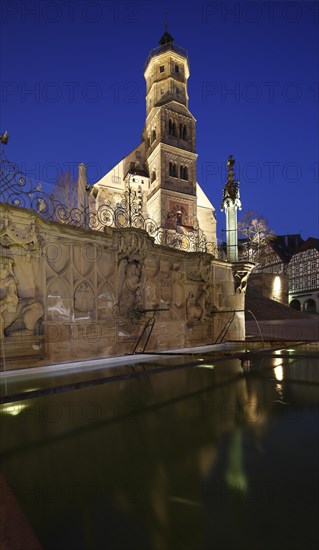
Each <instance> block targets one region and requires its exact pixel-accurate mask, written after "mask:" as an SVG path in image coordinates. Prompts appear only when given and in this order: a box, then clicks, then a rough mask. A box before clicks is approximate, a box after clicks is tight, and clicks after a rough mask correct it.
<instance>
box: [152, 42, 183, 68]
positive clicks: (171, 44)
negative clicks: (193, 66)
mask: <svg viewBox="0 0 319 550" xmlns="http://www.w3.org/2000/svg"><path fill="white" fill-rule="evenodd" d="M168 50H173V51H174V52H176V53H179V54H180V55H182V56H183V57H186V59H187V60H188V53H187V50H185V48H182V46H179V45H178V44H175V43H174V42H168V43H167V44H163V45H162V46H157V48H153V49H152V50H151V51H150V53H149V54H148V56H147V59H146V61H145V63H144V71H145V69H146V67H147V65H148V64H149V62H150V60H151V59H152V57H154V56H155V55H159V54H160V53H163V52H166V51H168Z"/></svg>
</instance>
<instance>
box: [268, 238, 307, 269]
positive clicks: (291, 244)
mask: <svg viewBox="0 0 319 550" xmlns="http://www.w3.org/2000/svg"><path fill="white" fill-rule="evenodd" d="M303 242H304V241H303V239H302V238H301V236H300V234H299V233H297V234H293V235H276V236H275V237H274V238H273V239H271V240H270V241H269V245H270V246H271V248H272V249H273V251H274V252H275V253H276V254H277V255H278V256H279V258H280V259H281V260H282V261H283V262H289V260H290V258H291V256H292V255H293V254H295V253H296V252H297V250H298V249H299V247H300V245H301V244H302V243H303Z"/></svg>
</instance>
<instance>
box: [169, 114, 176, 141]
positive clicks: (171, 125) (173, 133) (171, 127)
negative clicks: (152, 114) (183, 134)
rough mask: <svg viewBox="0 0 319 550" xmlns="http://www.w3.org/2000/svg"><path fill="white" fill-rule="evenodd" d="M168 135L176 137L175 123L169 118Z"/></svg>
mask: <svg viewBox="0 0 319 550" xmlns="http://www.w3.org/2000/svg"><path fill="white" fill-rule="evenodd" d="M168 133H169V135H170V136H174V137H176V136H177V132H176V122H174V121H173V120H172V119H171V118H170V119H169V121H168Z"/></svg>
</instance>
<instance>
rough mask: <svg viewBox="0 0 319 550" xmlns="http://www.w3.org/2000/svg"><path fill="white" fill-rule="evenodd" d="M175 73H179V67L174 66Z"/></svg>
mask: <svg viewBox="0 0 319 550" xmlns="http://www.w3.org/2000/svg"><path fill="white" fill-rule="evenodd" d="M175 73H179V66H178V65H175Z"/></svg>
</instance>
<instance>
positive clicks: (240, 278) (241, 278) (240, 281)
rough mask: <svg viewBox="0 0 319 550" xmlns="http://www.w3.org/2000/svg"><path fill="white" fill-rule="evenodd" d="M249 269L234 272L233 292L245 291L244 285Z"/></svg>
mask: <svg viewBox="0 0 319 550" xmlns="http://www.w3.org/2000/svg"><path fill="white" fill-rule="evenodd" d="M249 275H250V271H236V272H235V273H234V285H235V293H236V294H241V293H245V292H246V286H247V281H248V277H249Z"/></svg>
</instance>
